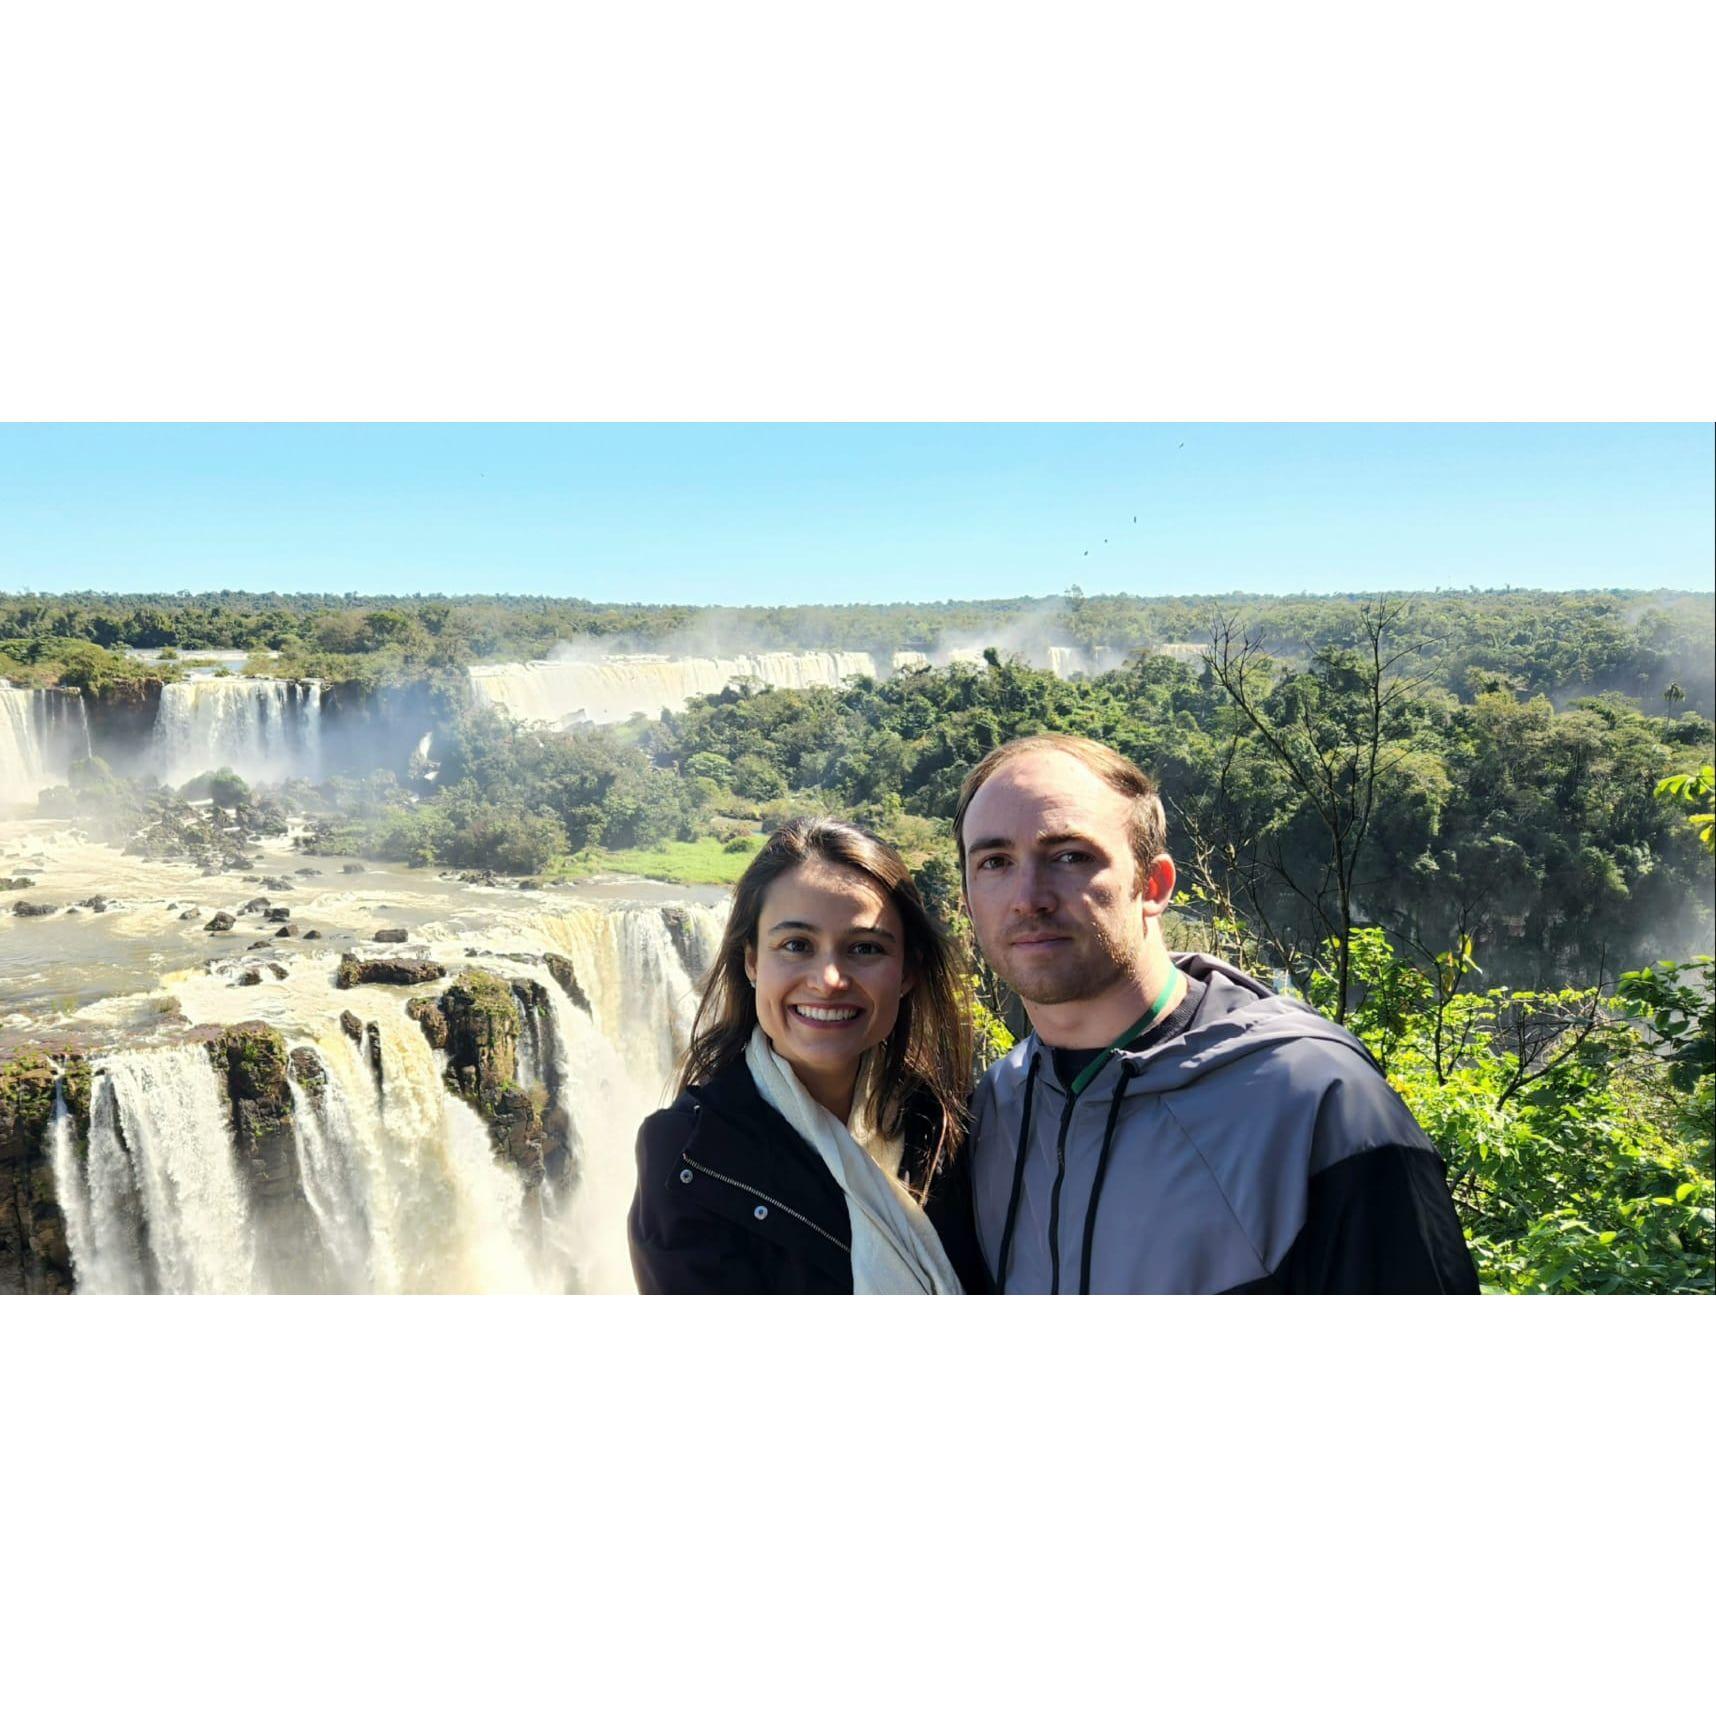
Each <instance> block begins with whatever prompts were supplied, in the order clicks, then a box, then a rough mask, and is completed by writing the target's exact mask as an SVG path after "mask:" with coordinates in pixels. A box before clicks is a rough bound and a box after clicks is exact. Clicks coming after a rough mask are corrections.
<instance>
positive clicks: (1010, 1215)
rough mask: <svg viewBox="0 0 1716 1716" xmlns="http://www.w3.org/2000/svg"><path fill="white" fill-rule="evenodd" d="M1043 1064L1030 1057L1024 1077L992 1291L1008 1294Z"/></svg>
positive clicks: (1037, 1056) (1039, 1059)
mask: <svg viewBox="0 0 1716 1716" xmlns="http://www.w3.org/2000/svg"><path fill="white" fill-rule="evenodd" d="M1042 1064H1043V1058H1042V1056H1041V1055H1040V1054H1039V1055H1033V1056H1032V1057H1031V1070H1030V1072H1029V1073H1028V1074H1027V1075H1026V1077H1025V1118H1024V1119H1023V1120H1021V1121H1020V1122H1019V1147H1018V1149H1017V1150H1016V1151H1014V1153H1013V1191H1012V1195H1011V1196H1010V1197H1009V1198H1008V1199H1007V1220H1006V1223H1005V1225H1004V1226H1003V1227H1002V1229H1001V1256H1000V1259H999V1260H998V1261H997V1263H996V1265H995V1291H996V1292H997V1293H1004V1292H1006V1290H1007V1256H1008V1253H1009V1252H1011V1251H1012V1249H1013V1224H1014V1223H1015V1222H1016V1221H1018V1219H1019V1194H1020V1193H1021V1192H1023V1191H1024V1189H1025V1152H1026V1151H1027V1150H1028V1149H1029V1148H1030V1147H1031V1096H1032V1094H1033V1092H1035V1090H1036V1088H1037V1069H1038V1068H1039V1067H1040V1066H1041V1065H1042Z"/></svg>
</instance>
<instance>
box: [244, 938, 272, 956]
mask: <svg viewBox="0 0 1716 1716" xmlns="http://www.w3.org/2000/svg"><path fill="white" fill-rule="evenodd" d="M270 939H271V938H270V937H267V936H264V937H263V939H262V940H261V941H253V942H252V943H251V944H250V946H249V947H247V948H246V949H245V950H244V951H245V952H246V953H259V952H260V951H261V950H262V949H263V948H265V947H267V946H268V944H269V941H270Z"/></svg>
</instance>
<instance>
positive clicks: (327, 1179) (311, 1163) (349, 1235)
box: [286, 1065, 374, 1293]
mask: <svg viewBox="0 0 1716 1716" xmlns="http://www.w3.org/2000/svg"><path fill="white" fill-rule="evenodd" d="M323 1072H324V1080H323V1083H322V1086H321V1088H320V1090H318V1091H317V1092H315V1093H314V1094H312V1093H311V1092H310V1091H308V1090H306V1089H305V1087H304V1085H303V1084H302V1083H301V1082H300V1080H299V1079H298V1077H297V1075H296V1074H295V1073H294V1072H291V1071H288V1072H287V1075H286V1088H287V1090H288V1091H289V1092H290V1093H291V1097H292V1138H293V1143H294V1145H295V1146H296V1149H297V1158H298V1178H299V1181H300V1182H301V1183H302V1185H303V1187H304V1201H305V1202H306V1203H308V1204H309V1206H310V1214H311V1215H312V1216H313V1217H314V1218H315V1222H316V1232H317V1234H318V1235H319V1236H320V1238H321V1242H322V1250H323V1253H324V1254H325V1255H326V1257H327V1259H328V1263H329V1266H330V1273H331V1275H332V1278H333V1285H335V1286H336V1287H338V1288H339V1289H340V1290H341V1291H342V1292H346V1293H362V1292H367V1291H368V1290H369V1289H370V1288H372V1287H373V1286H374V1277H373V1275H372V1274H371V1271H370V1263H369V1258H370V1233H369V1220H368V1215H367V1209H366V1205H367V1198H366V1195H365V1189H364V1185H363V1176H362V1172H361V1167H360V1164H359V1163H358V1161H357V1160H356V1158H355V1155H354V1152H353V1149H352V1142H353V1140H354V1139H355V1137H356V1134H357V1127H356V1123H355V1121H354V1120H353V1117H352V1113H351V1109H350V1107H349V1106H348V1104H347V1102H346V1097H345V1091H344V1088H343V1086H342V1085H341V1084H340V1082H339V1081H338V1080H336V1079H334V1078H331V1077H328V1076H326V1073H327V1069H326V1066H325V1065H324V1067H323ZM363 1083H364V1088H365V1089H366V1090H372V1089H373V1086H372V1084H371V1082H370V1080H369V1078H368V1077H367V1074H366V1076H365V1078H364V1080H363Z"/></svg>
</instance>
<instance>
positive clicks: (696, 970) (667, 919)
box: [661, 906, 703, 983]
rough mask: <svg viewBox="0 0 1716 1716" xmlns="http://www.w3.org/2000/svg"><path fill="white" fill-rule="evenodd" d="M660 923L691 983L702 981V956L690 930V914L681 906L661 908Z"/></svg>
mask: <svg viewBox="0 0 1716 1716" xmlns="http://www.w3.org/2000/svg"><path fill="white" fill-rule="evenodd" d="M661 921H662V922H663V923H664V924H666V926H667V939H668V940H669V941H671V942H672V943H673V949H674V952H675V953H677V954H678V955H679V963H680V964H681V965H683V966H684V967H685V970H686V973H687V974H688V975H689V976H690V977H691V978H692V980H693V981H695V982H698V983H701V982H702V981H703V961H702V955H701V954H700V953H699V952H698V950H697V938H696V935H695V934H694V933H693V931H692V928H691V914H690V913H689V912H687V911H686V909H685V908H684V907H683V906H663V907H662V908H661Z"/></svg>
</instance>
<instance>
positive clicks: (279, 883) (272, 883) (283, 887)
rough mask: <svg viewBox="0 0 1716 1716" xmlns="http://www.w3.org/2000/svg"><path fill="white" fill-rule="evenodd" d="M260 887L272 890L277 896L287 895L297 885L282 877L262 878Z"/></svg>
mask: <svg viewBox="0 0 1716 1716" xmlns="http://www.w3.org/2000/svg"><path fill="white" fill-rule="evenodd" d="M262 885H263V887H265V888H272V889H273V890H274V892H275V893H277V894H289V893H291V892H292V890H293V889H294V888H295V887H296V886H297V883H295V882H292V881H289V880H287V878H286V877H284V876H264V877H263V878H262Z"/></svg>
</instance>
